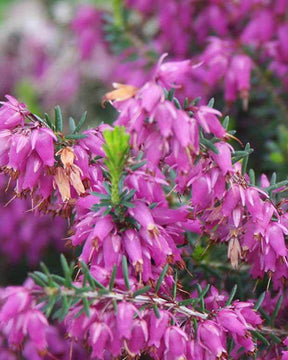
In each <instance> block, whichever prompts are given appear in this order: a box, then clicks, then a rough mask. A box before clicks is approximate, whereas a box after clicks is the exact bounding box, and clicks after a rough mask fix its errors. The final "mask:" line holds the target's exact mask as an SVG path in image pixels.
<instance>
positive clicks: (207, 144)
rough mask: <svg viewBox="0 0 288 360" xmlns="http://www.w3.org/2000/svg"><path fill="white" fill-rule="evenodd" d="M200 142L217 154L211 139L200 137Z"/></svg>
mask: <svg viewBox="0 0 288 360" xmlns="http://www.w3.org/2000/svg"><path fill="white" fill-rule="evenodd" d="M201 144H203V145H204V146H205V147H207V148H208V149H210V150H212V151H213V152H214V153H215V154H219V150H218V149H217V148H216V146H215V145H214V144H213V142H212V141H210V140H207V139H205V138H204V137H203V138H202V139H201Z"/></svg>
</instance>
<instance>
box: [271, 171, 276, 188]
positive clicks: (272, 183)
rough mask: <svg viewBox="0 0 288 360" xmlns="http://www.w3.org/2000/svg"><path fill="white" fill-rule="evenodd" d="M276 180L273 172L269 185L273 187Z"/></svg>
mask: <svg viewBox="0 0 288 360" xmlns="http://www.w3.org/2000/svg"><path fill="white" fill-rule="evenodd" d="M276 178H277V175H276V173H275V172H273V174H272V176H271V180H270V184H271V185H275V184H276Z"/></svg>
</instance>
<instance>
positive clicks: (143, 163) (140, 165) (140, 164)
mask: <svg viewBox="0 0 288 360" xmlns="http://www.w3.org/2000/svg"><path fill="white" fill-rule="evenodd" d="M146 163H147V160H144V161H141V162H139V163H138V164H135V165H132V166H130V169H131V170H132V171H135V170H138V169H140V168H141V167H142V166H144V165H145V164H146Z"/></svg>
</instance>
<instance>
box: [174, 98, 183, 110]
mask: <svg viewBox="0 0 288 360" xmlns="http://www.w3.org/2000/svg"><path fill="white" fill-rule="evenodd" d="M173 103H174V105H175V106H176V108H177V109H179V110H181V109H182V107H181V104H180V102H179V100H178V99H176V98H174V99H173Z"/></svg>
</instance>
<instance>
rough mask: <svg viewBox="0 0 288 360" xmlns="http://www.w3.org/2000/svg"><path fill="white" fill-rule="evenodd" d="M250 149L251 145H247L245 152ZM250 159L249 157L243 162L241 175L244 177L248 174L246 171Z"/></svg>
mask: <svg viewBox="0 0 288 360" xmlns="http://www.w3.org/2000/svg"><path fill="white" fill-rule="evenodd" d="M249 149H250V144H249V143H247V144H246V146H245V150H246V151H248V150H249ZM248 159H249V155H247V156H245V157H244V159H243V161H242V166H241V174H242V176H244V175H245V174H246V170H247V165H248Z"/></svg>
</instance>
